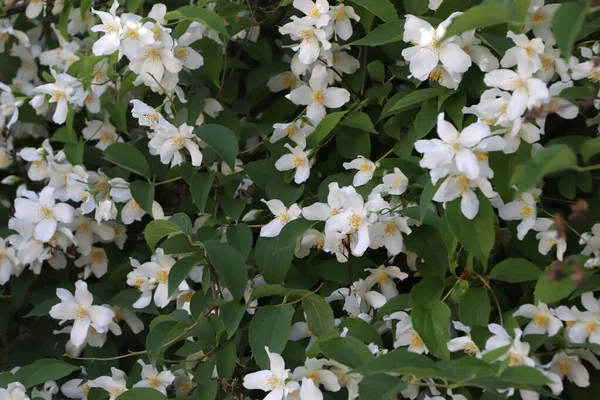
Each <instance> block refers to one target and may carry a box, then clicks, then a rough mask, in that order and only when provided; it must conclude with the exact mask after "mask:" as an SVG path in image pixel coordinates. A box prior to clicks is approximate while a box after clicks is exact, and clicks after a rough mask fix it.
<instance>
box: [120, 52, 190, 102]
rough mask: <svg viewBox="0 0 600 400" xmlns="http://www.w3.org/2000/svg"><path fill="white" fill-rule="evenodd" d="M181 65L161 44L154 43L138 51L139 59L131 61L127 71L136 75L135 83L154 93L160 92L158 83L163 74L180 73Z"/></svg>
mask: <svg viewBox="0 0 600 400" xmlns="http://www.w3.org/2000/svg"><path fill="white" fill-rule="evenodd" d="M182 67H183V64H182V63H181V61H180V60H178V59H177V58H175V56H174V55H173V52H172V51H171V49H170V48H167V47H166V45H165V44H164V43H163V42H154V43H152V44H149V45H146V46H144V47H142V48H141V49H140V56H139V58H135V59H133V60H131V62H130V64H129V69H131V70H132V71H133V72H135V73H136V74H138V75H139V76H138V78H137V79H136V82H143V83H144V84H145V85H146V86H149V87H150V88H152V90H154V91H160V90H161V89H160V86H159V83H160V82H161V81H162V79H163V76H165V72H171V73H173V74H176V73H178V72H179V71H181V69H182Z"/></svg>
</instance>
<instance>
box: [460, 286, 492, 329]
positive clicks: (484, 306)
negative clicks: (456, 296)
mask: <svg viewBox="0 0 600 400" xmlns="http://www.w3.org/2000/svg"><path fill="white" fill-rule="evenodd" d="M490 311H491V307H490V297H489V295H488V290H487V288H485V287H471V288H469V289H467V291H466V292H465V294H464V295H463V297H462V299H461V301H460V307H459V308H458V315H459V316H460V322H462V323H463V324H465V325H467V326H471V327H473V326H477V325H479V326H487V324H488V322H489V320H490Z"/></svg>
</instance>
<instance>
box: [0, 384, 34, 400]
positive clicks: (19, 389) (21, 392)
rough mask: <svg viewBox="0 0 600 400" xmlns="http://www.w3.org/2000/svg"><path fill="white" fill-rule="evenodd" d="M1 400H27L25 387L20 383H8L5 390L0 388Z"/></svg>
mask: <svg viewBox="0 0 600 400" xmlns="http://www.w3.org/2000/svg"><path fill="white" fill-rule="evenodd" d="M0 399H2V400H29V396H27V392H26V391H25V387H24V386H23V385H22V384H21V383H20V382H12V383H9V384H8V386H6V388H0Z"/></svg>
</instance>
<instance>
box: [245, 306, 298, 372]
mask: <svg viewBox="0 0 600 400" xmlns="http://www.w3.org/2000/svg"><path fill="white" fill-rule="evenodd" d="M293 315H294V307H292V306H289V305H288V306H283V307H276V306H265V307H263V308H260V309H258V311H257V312H256V314H255V315H254V318H253V319H252V322H251V323H250V330H249V331H248V336H249V340H250V347H251V348H252V355H253V356H254V359H255V360H256V362H257V364H258V365H259V366H260V367H261V368H262V369H268V368H269V358H268V357H267V353H266V352H265V346H267V347H269V351H270V352H272V353H277V354H280V353H281V352H282V351H283V349H284V348H285V344H286V343H287V341H288V335H289V334H290V329H291V327H292V316H293Z"/></svg>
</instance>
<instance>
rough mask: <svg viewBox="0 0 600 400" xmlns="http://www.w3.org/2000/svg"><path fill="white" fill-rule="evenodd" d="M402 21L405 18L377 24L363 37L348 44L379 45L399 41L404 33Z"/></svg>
mask: <svg viewBox="0 0 600 400" xmlns="http://www.w3.org/2000/svg"><path fill="white" fill-rule="evenodd" d="M404 22H405V20H403V19H402V20H400V21H391V22H386V23H385V24H381V25H378V26H377V28H375V29H373V30H372V31H371V32H369V33H368V34H367V35H366V36H365V37H363V38H361V39H359V40H356V41H354V42H352V43H350V44H351V45H354V46H381V45H382V44H387V43H394V42H399V41H401V40H402V36H403V35H404Z"/></svg>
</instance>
